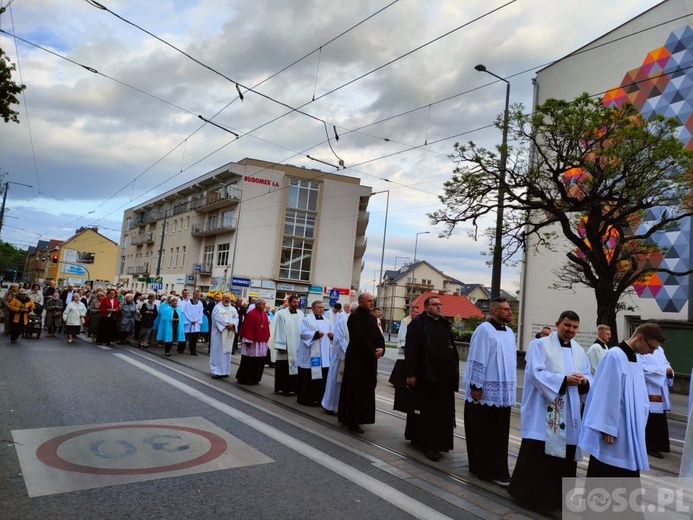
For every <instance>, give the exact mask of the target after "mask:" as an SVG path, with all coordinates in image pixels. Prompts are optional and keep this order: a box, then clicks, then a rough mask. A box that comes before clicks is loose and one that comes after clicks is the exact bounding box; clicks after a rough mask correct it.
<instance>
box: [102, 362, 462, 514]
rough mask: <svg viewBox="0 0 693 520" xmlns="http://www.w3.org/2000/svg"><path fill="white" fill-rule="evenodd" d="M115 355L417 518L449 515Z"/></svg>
mask: <svg viewBox="0 0 693 520" xmlns="http://www.w3.org/2000/svg"><path fill="white" fill-rule="evenodd" d="M114 356H117V357H119V358H120V359H122V360H123V361H126V362H127V363H130V364H131V365H133V366H135V367H137V368H139V369H141V370H143V371H145V372H147V373H148V374H150V375H152V376H154V377H156V378H158V379H159V380H161V381H163V382H165V383H167V384H169V385H171V386H173V387H174V388H177V389H178V390H180V391H181V392H183V393H185V394H187V395H189V396H191V397H194V398H195V399H198V400H199V401H201V402H203V403H205V404H207V405H209V406H211V407H213V408H215V409H216V410H219V411H220V412H222V413H224V414H226V415H228V416H229V417H232V418H234V419H236V420H238V421H241V422H242V423H243V424H244V425H246V426H248V427H250V428H253V429H255V430H257V431H259V432H260V433H262V434H264V435H266V436H267V437H270V438H271V439H274V440H275V441H277V442H279V443H280V444H283V445H284V446H286V447H288V448H290V449H292V450H294V451H296V452H297V453H299V454H301V455H303V456H304V457H307V458H308V459H310V460H312V461H313V462H316V463H318V464H320V465H321V466H323V467H324V468H327V469H329V470H331V471H333V472H334V473H336V474H337V475H340V476H341V477H343V478H345V479H347V480H349V481H350V482H352V483H354V484H356V485H357V486H360V487H362V488H363V489H365V490H366V491H369V492H371V493H373V494H374V495H376V496H377V497H379V498H382V499H384V500H386V501H388V502H390V503H391V504H392V505H394V506H395V507H397V508H399V509H401V510H403V511H405V512H406V513H408V514H410V515H412V516H413V517H415V518H421V519H436V518H439V519H444V518H449V517H447V516H445V515H443V514H441V513H440V512H438V511H436V510H435V509H433V508H431V507H429V506H427V505H426V504H423V503H421V502H419V501H418V500H414V499H413V498H411V497H410V496H408V495H406V494H404V493H402V492H401V491H398V490H396V489H395V488H393V487H390V486H388V485H387V484H384V483H382V482H380V481H379V480H377V479H375V478H373V477H371V476H370V475H367V474H366V473H363V472H362V471H359V470H357V469H355V468H353V467H351V466H349V465H348V464H346V463H344V462H342V461H339V460H337V459H335V458H334V457H331V456H330V455H327V454H326V453H323V452H321V451H319V450H316V449H315V447H314V446H310V445H308V444H306V443H304V442H302V441H299V440H297V439H295V438H293V437H291V436H290V435H288V434H286V433H284V432H282V431H281V430H278V429H277V428H274V427H273V426H270V425H268V424H265V423H264V422H262V421H260V420H258V419H255V418H254V417H252V416H250V415H248V414H246V413H244V412H241V411H240V410H236V409H235V408H233V407H231V406H229V405H227V404H225V403H222V402H220V401H218V400H216V399H214V398H213V397H210V396H209V395H207V394H205V393H203V392H201V391H199V390H196V389H195V388H193V387H191V386H189V385H187V384H185V383H182V382H181V381H178V380H177V379H175V378H173V377H171V376H168V375H166V374H163V373H161V372H159V371H158V370H157V369H156V368H153V367H150V366H149V365H145V364H144V363H141V362H139V361H137V360H135V359H132V358H131V357H130V356H127V355H125V354H114Z"/></svg>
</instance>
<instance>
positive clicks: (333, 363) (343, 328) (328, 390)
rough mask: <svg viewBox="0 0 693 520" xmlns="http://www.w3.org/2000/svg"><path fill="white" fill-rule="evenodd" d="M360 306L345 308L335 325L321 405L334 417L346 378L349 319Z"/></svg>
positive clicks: (339, 314)
mask: <svg viewBox="0 0 693 520" xmlns="http://www.w3.org/2000/svg"><path fill="white" fill-rule="evenodd" d="M358 306H359V304H358V303H356V302H354V303H350V304H347V305H345V306H344V311H343V312H340V313H338V314H337V315H336V316H337V317H336V318H335V323H334V325H333V330H334V338H333V340H332V346H331V347H330V371H329V373H328V374H327V383H326V385H325V395H324V396H323V398H322V402H321V403H320V404H321V405H322V407H323V409H324V410H325V412H326V413H327V414H328V415H334V414H336V413H337V410H338V409H339V392H340V390H341V388H342V377H343V376H344V357H345V356H346V351H347V346H348V345H349V330H348V329H347V319H348V318H349V314H351V311H352V307H353V310H356V308H357V307H358Z"/></svg>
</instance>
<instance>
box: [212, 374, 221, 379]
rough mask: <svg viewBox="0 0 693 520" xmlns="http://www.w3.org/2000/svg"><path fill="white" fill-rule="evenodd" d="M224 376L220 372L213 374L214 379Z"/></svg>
mask: <svg viewBox="0 0 693 520" xmlns="http://www.w3.org/2000/svg"><path fill="white" fill-rule="evenodd" d="M221 377H222V376H220V375H219V374H212V379H221Z"/></svg>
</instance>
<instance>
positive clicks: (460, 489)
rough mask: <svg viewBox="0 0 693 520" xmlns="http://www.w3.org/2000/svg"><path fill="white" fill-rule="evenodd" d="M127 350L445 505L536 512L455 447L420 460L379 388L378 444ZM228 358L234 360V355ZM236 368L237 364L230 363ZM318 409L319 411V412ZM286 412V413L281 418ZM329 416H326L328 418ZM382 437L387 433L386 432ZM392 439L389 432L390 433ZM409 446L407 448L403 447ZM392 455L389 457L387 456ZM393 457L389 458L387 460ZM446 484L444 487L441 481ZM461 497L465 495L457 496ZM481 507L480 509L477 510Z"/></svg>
mask: <svg viewBox="0 0 693 520" xmlns="http://www.w3.org/2000/svg"><path fill="white" fill-rule="evenodd" d="M125 350H127V351H129V352H130V353H131V354H133V355H136V356H138V357H141V358H144V359H147V360H149V361H151V362H153V363H156V364H157V365H158V366H161V367H163V368H167V369H169V370H173V371H174V372H176V373H178V374H180V375H182V376H184V377H188V378H191V379H192V380H194V381H195V382H197V383H199V384H202V385H204V386H206V387H208V388H210V389H213V390H215V391H218V392H222V393H223V394H224V395H227V396H229V397H232V398H235V399H241V400H242V401H243V402H244V403H246V404H248V405H250V406H252V407H255V408H256V409H258V410H260V411H262V412H263V413H269V414H271V415H274V416H275V417H277V418H280V419H281V420H282V421H284V422H286V423H288V424H291V425H292V426H294V427H298V428H301V429H302V430H303V431H305V432H307V433H309V434H312V435H317V436H319V437H320V438H322V439H324V440H328V441H329V442H331V443H334V444H336V445H337V446H340V447H341V448H344V449H347V450H349V451H351V452H352V453H354V454H357V455H359V456H361V457H365V458H366V459H367V460H369V461H370V462H371V464H373V465H374V466H375V467H378V468H379V469H381V470H383V471H385V472H388V473H390V474H392V475H394V476H397V477H399V478H400V479H402V480H404V481H407V482H409V483H410V484H413V485H416V486H418V487H419V488H420V489H422V490H424V491H426V492H428V493H430V494H432V495H434V496H436V497H437V498H439V499H442V500H445V501H447V502H448V503H450V504H451V505H454V506H456V507H460V508H461V509H464V510H465V511H467V512H470V509H471V510H474V504H473V503H470V502H469V500H467V499H466V498H468V495H475V496H476V497H477V498H478V499H482V500H483V501H484V503H487V504H494V505H495V506H498V507H505V508H507V509H512V510H513V511H514V512H516V513H518V514H524V515H527V514H531V516H532V517H536V513H529V512H528V511H527V510H525V509H523V508H522V507H521V506H519V505H518V504H516V503H515V502H513V501H512V499H511V498H510V497H509V496H508V495H507V492H506V490H505V489H503V488H500V487H498V486H496V485H494V484H491V483H486V482H483V481H480V480H478V479H477V478H476V477H474V476H472V475H470V474H468V472H467V471H466V469H464V468H465V467H466V457H465V458H464V459H463V456H462V455H461V454H460V452H459V450H458V452H457V454H453V453H451V455H450V457H446V458H447V459H448V460H447V461H445V459H444V462H443V463H442V464H441V462H437V463H433V462H430V461H428V460H427V459H425V457H424V456H423V454H422V453H420V452H418V451H416V452H412V451H413V450H412V449H411V448H409V446H408V445H405V442H406V441H404V439H403V432H404V423H405V421H406V416H405V414H403V413H401V412H396V411H392V410H391V409H387V408H385V407H383V406H382V404H381V403H386V404H387V405H391V404H392V399H390V398H389V395H388V393H387V392H385V393H383V392H380V393H379V394H376V399H377V403H378V404H377V405H376V411H377V413H378V414H379V416H380V417H381V418H383V419H384V418H388V419H389V421H395V422H397V423H398V424H399V425H400V426H398V427H396V428H395V429H397V428H398V429H399V431H400V432H401V433H400V436H399V439H400V441H398V442H394V441H393V442H389V443H388V442H381V441H378V440H374V439H370V438H368V436H355V435H353V434H351V433H349V432H348V431H347V430H346V429H345V428H343V427H342V426H340V425H339V424H336V423H335V422H334V417H333V416H328V415H325V414H322V413H315V412H316V411H317V410H320V408H317V409H316V408H309V409H305V410H304V409H302V408H303V407H300V406H298V405H296V404H295V401H293V400H292V401H291V402H286V399H287V398H286V397H284V396H277V395H275V394H269V395H263V394H262V393H260V392H258V391H257V389H256V387H244V386H242V385H236V384H234V383H232V382H227V381H220V380H217V381H214V382H213V381H211V380H209V379H208V378H209V372H208V371H207V370H204V369H201V368H197V367H195V366H192V365H191V364H188V363H185V362H183V361H182V360H181V361H178V360H177V359H176V357H173V358H163V356H162V355H159V354H158V353H157V352H156V351H149V352H147V353H145V352H142V351H140V350H137V349H135V348H131V349H125ZM234 361H236V360H235V359H234ZM236 366H237V365H236ZM273 372H274V371H273V370H271V369H265V371H264V375H265V376H266V377H268V378H273V377H274V373H273ZM379 376H380V382H381V383H383V382H385V384H388V385H389V383H387V376H389V374H386V373H383V372H380V373H379ZM266 387H267V385H263V387H262V388H265V389H266ZM241 396H246V397H248V398H250V399H246V398H244V397H241ZM267 405H269V406H271V407H275V408H277V409H278V410H281V412H285V413H276V412H273V411H272V410H268V409H267V407H266V406H267ZM320 412H321V411H320ZM461 413H462V412H461V410H460V409H459V408H458V410H457V414H458V417H460V416H461V415H460V414H461ZM288 414H291V415H292V416H293V417H291V416H287V415H288ZM331 417H332V420H330V418H331ZM383 422H387V421H383V420H377V421H376V424H381V425H382V424H383ZM306 423H310V424H314V425H317V429H316V427H310V426H307V424H306ZM462 428H464V423H463V421H462V420H460V419H457V431H463V430H462ZM513 429H514V430H515V431H516V432H517V434H518V435H511V436H510V443H511V450H510V453H509V456H510V460H511V467H513V466H514V463H513V462H514V460H516V458H517V453H518V451H519V446H520V443H521V438H520V437H519V429H518V427H513ZM340 436H345V437H344V438H346V439H348V441H346V442H344V441H341V440H339V437H340ZM454 437H455V438H456V439H458V441H465V436H464V434H463V433H457V432H455V433H454ZM386 438H387V436H386ZM390 438H392V436H390ZM354 441H357V442H358V443H359V445H360V446H361V447H365V446H368V447H370V448H371V449H368V450H366V449H360V448H358V447H354V444H356V443H355V442H354ZM407 448H409V449H407ZM672 450H675V451H678V450H679V448H678V447H677V446H676V445H672ZM374 451H375V452H381V453H383V454H387V455H385V456H384V458H385V459H390V462H383V459H381V458H380V457H378V456H377V455H376V456H373V455H372V453H373V452H374ZM393 458H394V459H393ZM393 460H394V461H393ZM586 470H587V462H586V461H582V462H580V463H578V476H584V475H585V474H586ZM677 476H678V475H677V473H674V472H673V471H668V470H667V469H665V468H662V467H654V468H652V471H651V472H649V473H647V472H645V473H643V474H642V477H641V478H642V481H643V484H644V485H645V486H647V487H651V488H656V486H657V484H658V479H661V478H665V477H668V478H672V477H677ZM432 482H438V483H440V485H441V487H442V488H443V489H442V490H441V489H440V488H438V487H436V484H432ZM446 484H447V485H446ZM461 496H463V497H465V498H461ZM480 511H481V509H480ZM482 516H483V515H482Z"/></svg>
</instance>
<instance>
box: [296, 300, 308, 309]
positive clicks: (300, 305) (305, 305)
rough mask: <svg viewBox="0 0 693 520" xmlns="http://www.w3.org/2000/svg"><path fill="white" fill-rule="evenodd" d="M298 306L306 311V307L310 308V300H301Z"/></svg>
mask: <svg viewBox="0 0 693 520" xmlns="http://www.w3.org/2000/svg"><path fill="white" fill-rule="evenodd" d="M298 306H299V307H301V308H303V309H305V308H306V307H308V300H306V299H305V298H299V299H298Z"/></svg>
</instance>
